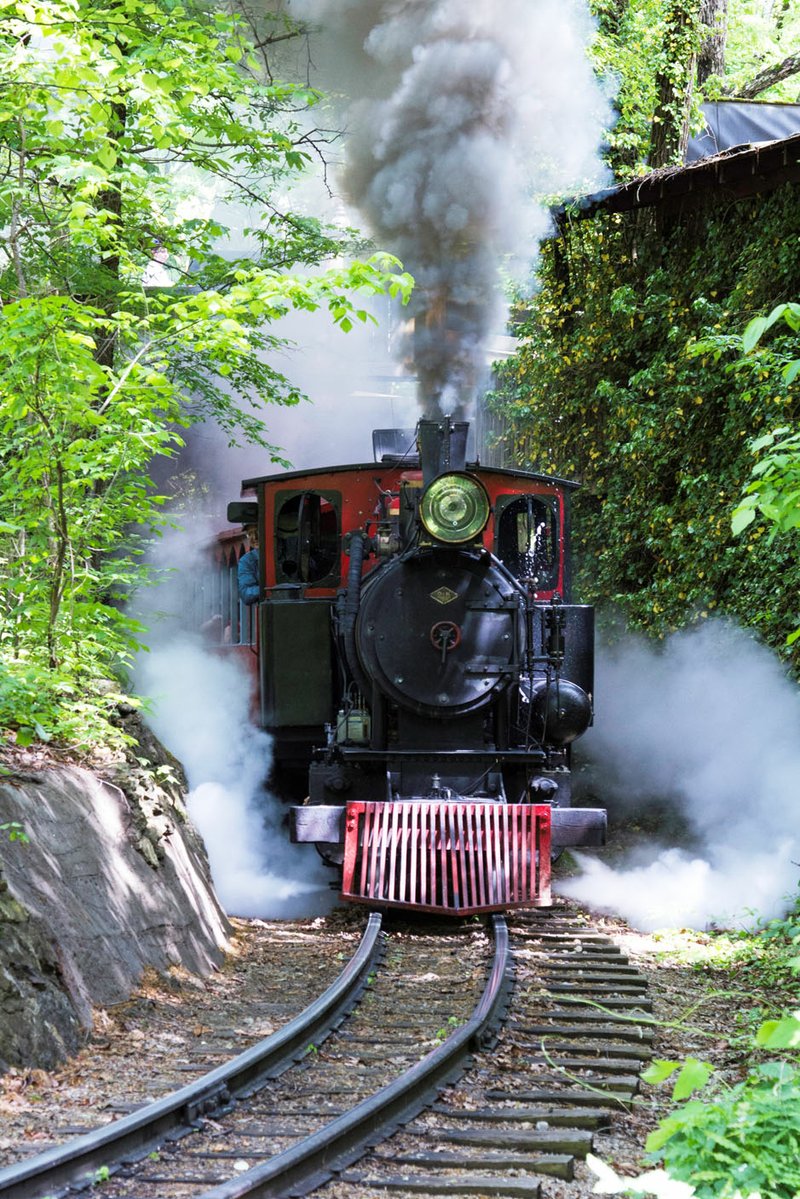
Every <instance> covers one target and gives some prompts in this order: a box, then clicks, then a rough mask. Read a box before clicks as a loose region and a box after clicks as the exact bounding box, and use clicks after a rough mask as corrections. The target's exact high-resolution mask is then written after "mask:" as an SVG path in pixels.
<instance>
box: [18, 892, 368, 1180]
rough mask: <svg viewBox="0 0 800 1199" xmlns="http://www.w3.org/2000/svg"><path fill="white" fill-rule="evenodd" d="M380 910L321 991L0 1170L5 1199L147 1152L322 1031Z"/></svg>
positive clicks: (356, 972)
mask: <svg viewBox="0 0 800 1199" xmlns="http://www.w3.org/2000/svg"><path fill="white" fill-rule="evenodd" d="M380 931H381V917H380V916H379V915H378V914H377V913H372V914H371V915H370V917H369V920H368V922H367V927H366V929H365V930H364V934H363V936H362V938H361V942H360V944H359V947H358V949H357V950H356V952H355V954H354V955H353V957H352V958H351V959H350V961H349V962H348V963H347V965H346V966H345V968H344V970H343V971H342V972H341V974H340V975H339V977H338V978H337V979H336V980H335V981H334V982H333V983H331V985H330V986H329V987H328V989H327V990H326V991H324V992H323V994H322V995H320V996H319V997H318V998H317V999H315V1000H314V1001H313V1002H312V1003H310V1004H309V1005H308V1007H306V1008H304V1009H303V1011H302V1012H301V1013H300V1014H299V1015H298V1016H296V1017H295V1018H294V1019H293V1020H291V1021H290V1022H289V1023H288V1024H286V1025H284V1027H283V1028H280V1029H278V1031H277V1032H275V1033H273V1034H272V1035H271V1036H269V1037H265V1038H264V1040H262V1041H259V1042H258V1043H257V1044H256V1045H252V1046H251V1047H250V1048H249V1049H246V1050H245V1051H244V1053H240V1054H239V1055H238V1056H237V1057H234V1058H231V1060H230V1061H228V1062H225V1063H224V1064H223V1065H221V1066H217V1067H216V1069H214V1070H211V1071H210V1072H209V1073H207V1074H204V1075H203V1076H202V1077H201V1078H198V1079H196V1080H195V1081H194V1082H191V1083H188V1084H187V1085H186V1086H184V1087H181V1088H180V1090H177V1091H173V1092H172V1093H171V1094H169V1095H167V1096H165V1097H164V1098H163V1099H158V1100H156V1101H155V1102H154V1103H149V1104H147V1106H146V1107H143V1108H140V1109H139V1110H138V1111H135V1112H131V1114H130V1115H128V1116H123V1117H122V1118H121V1119H120V1120H115V1121H114V1122H113V1123H112V1124H108V1125H106V1126H104V1127H103V1128H98V1129H95V1130H94V1131H92V1132H88V1133H85V1134H84V1135H82V1136H78V1137H75V1138H73V1139H72V1140H70V1141H67V1142H65V1143H64V1144H63V1145H57V1146H55V1147H54V1148H53V1149H48V1150H46V1151H45V1152H44V1153H39V1154H36V1155H35V1156H34V1157H29V1158H25V1159H24V1160H23V1161H21V1162H17V1163H15V1164H14V1165H12V1166H6V1167H5V1168H3V1169H2V1170H0V1196H2V1197H3V1199H39V1196H45V1195H47V1196H51V1195H53V1194H54V1191H56V1192H57V1191H58V1188H62V1187H64V1188H65V1187H67V1186H68V1185H69V1184H71V1183H73V1184H74V1183H78V1182H81V1183H85V1182H86V1181H87V1176H91V1175H92V1174H93V1172H97V1171H98V1170H100V1169H101V1168H103V1167H110V1166H112V1165H114V1164H117V1163H118V1162H119V1161H120V1159H123V1158H130V1157H131V1156H139V1155H141V1156H145V1155H146V1154H147V1153H148V1152H150V1151H152V1150H154V1149H155V1148H157V1147H158V1146H159V1145H160V1144H162V1143H163V1141H164V1139H165V1138H166V1137H168V1136H169V1134H175V1133H176V1132H178V1130H181V1129H183V1130H191V1129H192V1127H196V1126H197V1121H198V1120H199V1119H200V1118H201V1117H202V1116H203V1115H205V1114H211V1113H213V1112H218V1111H220V1110H221V1109H226V1108H228V1107H229V1106H230V1105H231V1104H232V1102H233V1101H234V1099H238V1098H241V1097H244V1096H246V1095H248V1094H251V1093H252V1092H253V1091H256V1090H258V1089H259V1087H260V1086H261V1085H263V1083H264V1082H266V1080H267V1079H268V1078H270V1077H275V1076H276V1075H278V1074H280V1073H281V1072H282V1071H283V1070H285V1069H287V1068H288V1066H289V1065H290V1064H291V1063H292V1061H294V1060H295V1059H296V1058H297V1057H298V1056H299V1055H300V1054H301V1053H302V1052H303V1051H304V1050H306V1049H307V1048H308V1045H309V1043H311V1042H314V1043H317V1042H319V1041H321V1040H323V1039H324V1038H325V1036H327V1035H328V1034H329V1033H330V1032H331V1031H332V1029H333V1028H335V1027H336V1025H337V1023H339V1022H340V1021H341V1019H342V1018H343V1017H344V1016H345V1015H346V1014H347V1012H348V1011H349V1010H350V1009H351V1008H352V1006H353V1004H354V1003H355V1002H356V1000H357V999H358V997H359V995H360V994H361V992H362V990H363V989H364V987H365V986H366V981H367V977H368V975H369V973H370V971H371V970H372V968H373V966H374V964H375V961H376V958H377V955H378V951H379V945H380V942H379V937H380Z"/></svg>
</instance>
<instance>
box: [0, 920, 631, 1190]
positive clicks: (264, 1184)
mask: <svg viewBox="0 0 800 1199" xmlns="http://www.w3.org/2000/svg"><path fill="white" fill-rule="evenodd" d="M489 932H490V933H491V934H492V938H491V940H492V943H491V944H490V939H489V937H488V936H487V935H486V931H485V930H484V928H483V927H482V926H480V925H477V924H475V925H471V926H465V927H462V928H460V929H459V930H458V931H453V930H452V926H450V928H449V929H448V931H447V932H444V931H443V929H442V928H441V927H440V928H438V929H434V930H431V931H424V932H423V931H419V930H417V931H415V932H412V933H410V934H409V933H405V934H404V935H403V936H394V935H393V934H391V933H389V935H388V936H386V935H384V934H381V931H380V918H379V917H377V916H372V917H370V920H369V923H368V927H367V929H366V931H365V934H364V938H363V940H362V943H361V945H360V947H359V950H358V952H357V954H356V955H355V957H354V958H353V959H352V960H351V962H350V963H348V965H347V967H346V969H345V970H344V971H343V974H342V976H340V978H339V979H338V980H337V982H336V983H335V984H333V986H332V987H330V988H329V989H328V991H327V992H326V993H325V996H323V997H321V998H320V999H319V1000H317V1001H316V1002H315V1003H314V1004H312V1005H311V1006H310V1008H309V1009H307V1010H306V1012H305V1013H303V1015H302V1016H301V1017H298V1018H297V1019H296V1020H294V1021H291V1022H290V1024H289V1025H288V1026H287V1027H286V1028H284V1029H282V1030H281V1031H280V1032H279V1033H277V1034H275V1035H273V1036H272V1037H269V1038H267V1039H266V1041H264V1042H261V1043H260V1044H259V1045H257V1046H254V1047H252V1048H251V1049H249V1050H247V1051H246V1052H245V1053H244V1054H241V1055H240V1056H239V1057H238V1058H235V1059H233V1060H232V1061H230V1062H228V1063H226V1064H225V1065H223V1066H219V1067H217V1068H216V1069H215V1070H213V1071H212V1072H211V1074H209V1075H206V1076H205V1077H204V1078H203V1079H202V1080H200V1082H199V1083H197V1084H192V1085H191V1086H190V1087H184V1088H182V1090H181V1091H180V1092H177V1093H175V1094H174V1095H172V1096H169V1097H167V1098H166V1099H164V1100H161V1101H159V1102H158V1103H156V1104H151V1105H149V1107H148V1108H146V1109H143V1110H142V1111H139V1112H134V1113H132V1114H131V1115H130V1116H127V1117H125V1118H124V1119H123V1120H119V1121H117V1122H116V1123H115V1124H112V1125H109V1126H107V1127H105V1128H103V1129H100V1130H98V1131H97V1132H95V1133H92V1134H89V1135H87V1136H84V1137H79V1138H77V1139H76V1140H75V1141H73V1142H70V1143H68V1144H66V1145H64V1146H61V1147H59V1148H57V1149H54V1150H51V1151H49V1152H48V1153H45V1154H42V1155H40V1156H39V1157H37V1158H31V1159H28V1160H27V1161H24V1162H21V1163H19V1164H18V1165H17V1166H12V1167H8V1168H6V1169H5V1170H1V1171H0V1197H2V1199H23V1197H24V1199H39V1197H44V1196H61V1195H68V1194H73V1193H76V1191H78V1190H80V1189H86V1188H89V1187H90V1188H91V1194H92V1196H103V1197H104V1199H105V1197H108V1199H116V1197H118V1196H119V1197H122V1196H125V1197H126V1199H173V1197H174V1199H190V1197H191V1199H200V1197H201V1196H202V1199H239V1197H240V1196H284V1195H287V1196H288V1195H304V1194H308V1193H310V1192H311V1191H312V1190H314V1189H315V1188H322V1189H321V1190H320V1192H319V1193H320V1195H323V1196H328V1197H329V1199H363V1197H364V1196H375V1195H378V1194H382V1193H387V1194H388V1193H394V1194H396V1195H398V1196H400V1195H408V1196H411V1195H414V1194H416V1195H419V1194H430V1195H434V1194H442V1195H453V1196H461V1195H476V1194H487V1195H489V1194H492V1195H496V1196H498V1199H499V1197H500V1196H503V1197H505V1199H511V1197H512V1196H514V1197H518V1196H540V1195H546V1182H545V1183H544V1190H542V1184H543V1180H545V1179H546V1178H547V1177H548V1176H550V1177H553V1176H555V1177H558V1178H560V1179H570V1178H571V1177H572V1174H573V1170H574V1163H575V1159H576V1158H578V1157H582V1156H585V1154H586V1152H587V1151H588V1150H589V1149H590V1148H591V1145H592V1136H593V1133H594V1132H595V1131H597V1130H598V1129H602V1128H604V1127H607V1125H608V1123H609V1120H610V1119H611V1115H612V1113H613V1110H614V1109H615V1108H617V1109H619V1108H620V1107H621V1106H624V1105H626V1104H628V1103H630V1102H631V1099H632V1097H633V1094H634V1092H635V1089H636V1083H637V1077H636V1076H637V1075H638V1072H639V1070H640V1069H641V1065H642V1062H643V1060H644V1059H645V1058H646V1057H647V1056H649V1045H650V1041H651V1037H652V1030H651V1029H650V1028H649V1027H648V1026H647V1023H646V1011H647V1008H648V1001H647V997H646V994H645V988H644V983H643V980H642V978H641V976H640V975H638V973H637V972H636V971H635V970H634V969H633V968H632V967H630V966H629V965H628V964H627V963H626V961H625V959H624V957H623V955H622V954H621V953H620V952H619V950H618V949H617V948H616V947H615V946H614V945H613V944H612V943H611V942H610V941H609V940H608V939H607V938H604V937H601V936H599V935H598V934H596V933H593V932H592V931H591V930H590V929H588V928H587V927H586V925H585V924H581V923H580V922H579V921H578V920H577V919H576V918H574V917H569V916H567V915H566V914H564V913H559V911H558V910H554V911H552V912H537V913H532V914H527V915H519V914H518V915H515V916H514V917H513V918H511V919H510V924H507V923H506V921H505V920H504V919H503V918H501V917H494V918H492V920H491V923H490V926H489ZM512 946H513V953H512ZM381 952H383V961H382V962H380V963H379V957H380V955H381ZM513 961H515V963H516V974H517V981H516V991H515V994H514V999H513V1005H512V1006H511V1008H510V1010H507V1009H508V1002H509V994H510V988H511V984H512V976H513V973H514V966H513ZM359 1001H360V1002H359ZM356 1005H358V1006H356ZM348 1013H349V1015H348ZM346 1015H347V1019H345V1016H346ZM501 1023H503V1028H502V1031H501V1032H500V1031H498V1030H499V1026H500V1024H501ZM334 1030H335V1035H331V1034H333V1033H334ZM291 1067H294V1068H291ZM468 1069H469V1071H470V1073H469V1076H468V1079H467V1081H466V1082H464V1081H459V1080H461V1079H462V1076H463V1075H464V1072H465V1071H466V1070H468ZM120 1134H121V1135H122V1138H123V1139H122V1140H121V1141H120V1140H119V1139H118V1138H119V1136H120ZM329 1180H330V1181H329ZM326 1184H327V1185H326Z"/></svg>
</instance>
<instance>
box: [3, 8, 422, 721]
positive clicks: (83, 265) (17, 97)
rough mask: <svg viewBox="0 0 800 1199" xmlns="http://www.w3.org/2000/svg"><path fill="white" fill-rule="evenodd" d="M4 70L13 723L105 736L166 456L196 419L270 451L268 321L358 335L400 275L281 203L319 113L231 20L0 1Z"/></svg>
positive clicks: (273, 381) (7, 601)
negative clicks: (302, 316) (374, 300)
mask: <svg viewBox="0 0 800 1199" xmlns="http://www.w3.org/2000/svg"><path fill="white" fill-rule="evenodd" d="M0 77H2V80H3V84H2V89H0V227H2V228H3V229H4V230H5V233H6V237H5V240H4V242H3V245H2V247H0V303H1V304H2V307H1V308H0V435H1V436H2V445H1V446H0V499H1V500H2V509H1V511H2V524H1V525H0V567H2V590H0V620H1V621H2V623H1V624H0V726H3V727H8V726H12V727H16V728H17V729H18V734H17V739H18V741H23V742H25V741H26V740H30V739H31V738H33V737H34V736H38V737H41V738H49V737H51V736H56V737H61V738H66V739H68V740H71V741H73V742H81V741H87V740H91V739H92V738H100V739H102V738H103V737H105V736H108V735H109V731H110V730H109V726H108V724H107V722H106V720H105V719H104V713H106V712H108V711H110V710H111V709H113V705H114V704H115V702H116V701H117V699H118V695H117V688H116V687H115V686H109V684H108V682H107V680H108V678H109V676H110V677H112V678H116V679H117V680H119V681H121V680H122V679H123V678H124V669H125V665H126V662H127V660H128V658H129V656H130V654H131V652H132V650H133V649H134V646H135V637H136V634H137V631H138V630H137V628H136V626H135V625H134V624H133V623H132V622H131V621H130V620H129V618H128V617H127V616H126V615H125V614H124V610H123V607H122V601H124V599H125V597H126V596H127V595H128V593H129V591H130V589H131V587H132V586H135V585H136V583H137V581H139V580H140V579H141V577H142V568H141V565H140V562H141V549H142V539H143V538H144V539H146V538H147V537H148V536H149V535H151V534H152V532H153V531H154V530H156V529H157V528H158V527H159V526H160V525H161V523H162V522H163V519H164V518H163V515H162V499H161V497H159V496H158V495H157V494H155V492H154V489H153V487H152V485H151V483H150V481H149V478H148V471H149V469H150V466H151V463H152V461H153V459H154V458H155V457H156V456H158V455H160V456H162V457H164V456H169V455H171V454H173V453H174V452H175V450H176V448H177V447H178V446H179V445H180V444H181V439H180V430H181V428H182V427H183V426H185V425H187V424H189V423H191V422H192V421H193V420H196V419H198V418H202V417H211V418H213V419H214V420H216V421H217V422H218V423H220V424H221V425H222V427H223V428H224V429H226V430H227V431H228V433H229V435H230V436H231V437H232V438H233V437H236V436H237V435H241V436H244V437H247V438H249V439H251V440H256V441H259V442H260V443H261V444H262V445H264V446H265V447H266V449H267V451H268V452H270V450H271V447H270V446H269V444H268V442H267V441H266V439H265V433H264V426H263V424H262V420H261V415H262V414H261V412H260V411H259V409H261V408H263V406H264V405H265V404H267V403H271V402H279V403H294V402H296V401H297V399H298V395H297V392H296V390H295V389H294V388H293V387H292V385H291V384H290V382H289V381H288V380H287V379H285V378H284V377H283V376H282V375H280V374H279V373H278V372H277V371H275V369H274V368H272V367H271V366H270V365H269V363H268V358H267V355H268V353H269V351H270V350H272V349H274V348H275V347H276V346H278V345H280V344H281V342H280V339H279V337H278V336H277V335H276V333H275V332H274V329H273V326H274V324H275V322H276V321H279V319H280V318H281V317H282V316H284V315H285V314H286V313H288V312H289V311H291V310H293V309H315V308H319V307H323V308H327V309H328V310H329V312H330V315H331V319H332V320H333V321H334V322H336V323H337V324H338V325H339V326H340V327H341V328H343V329H344V330H347V329H348V328H349V327H350V326H351V324H352V322H353V320H354V319H360V320H366V319H368V317H367V313H366V311H365V310H364V309H363V308H362V307H358V306H357V303H356V301H355V300H354V298H353V297H354V296H356V295H357V294H358V293H363V294H372V293H376V292H381V291H383V290H385V289H387V288H388V289H389V290H390V291H392V292H398V291H400V292H403V293H407V290H408V287H409V284H410V281H409V280H408V278H407V277H406V276H403V275H400V274H398V273H397V270H396V268H397V263H396V262H395V260H393V259H389V258H388V257H386V256H378V257H375V258H372V259H369V260H367V261H359V260H358V259H355V260H352V261H350V262H344V264H343V265H342V264H341V255H342V252H343V251H345V250H347V249H348V247H350V249H352V248H353V245H352V236H351V235H350V234H349V233H348V232H347V231H345V232H344V233H342V232H339V231H336V230H331V229H324V228H323V227H322V226H321V225H320V223H319V222H318V221H315V220H311V219H309V218H307V217H303V216H299V215H297V214H295V213H292V212H291V211H290V210H288V209H287V208H286V207H285V205H284V202H283V198H284V196H285V193H286V189H287V188H288V187H289V185H290V183H291V181H292V179H293V178H294V177H296V176H298V175H299V174H300V173H301V172H302V171H303V169H304V167H305V166H306V164H307V163H308V162H309V160H310V159H311V157H312V155H315V154H316V153H317V151H318V150H319V146H318V145H317V142H316V141H315V137H314V134H313V132H310V131H309V130H310V129H311V128H312V127H311V121H310V119H308V120H306V122H305V125H304V126H303V127H301V125H300V124H299V121H300V118H301V116H303V117H305V114H307V113H308V112H309V110H310V109H311V108H312V107H313V105H314V104H315V103H316V100H317V97H316V95H315V94H314V93H313V92H311V91H309V90H308V89H307V88H299V87H296V86H290V85H286V84H280V83H277V82H275V81H274V80H272V79H271V78H270V77H269V76H268V74H267V73H266V71H265V69H264V64H263V63H259V62H258V61H257V59H256V57H255V52H254V50H253V47H252V46H251V45H250V44H249V43H248V41H247V39H246V37H245V36H244V33H243V31H242V27H241V24H240V23H239V22H238V21H237V20H236V19H234V18H232V17H230V16H229V15H227V14H225V13H223V12H221V11H218V10H209V11H206V10H204V9H202V8H196V9H191V8H188V7H185V6H181V5H179V4H176V3H173V2H172V0H26V2H25V3H18V2H17V0H0ZM264 80H268V82H264ZM231 205H235V206H236V207H235V208H234V209H233V211H234V212H235V213H236V218H237V220H241V221H242V222H243V223H247V224H248V225H249V226H250V228H249V229H245V231H244V236H245V243H246V248H245V249H243V248H242V246H243V244H245V243H243V242H242V238H241V237H240V238H239V239H238V241H231V240H230V239H229V237H228V231H227V230H226V229H224V228H223V227H222V226H221V224H220V223H219V220H218V219H217V216H216V213H217V212H218V211H220V210H224V209H225V207H227V210H228V211H231V208H230V206H231ZM334 256H336V257H338V258H339V261H340V264H339V265H337V266H336V267H335V269H334V268H333V267H328V268H327V269H324V268H323V269H321V268H322V267H323V264H324V262H325V260H326V259H332V258H333V257H334ZM132 530H134V531H135V532H134V533H132Z"/></svg>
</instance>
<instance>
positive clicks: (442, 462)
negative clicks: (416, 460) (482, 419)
mask: <svg viewBox="0 0 800 1199" xmlns="http://www.w3.org/2000/svg"><path fill="white" fill-rule="evenodd" d="M468 433H469V422H468V421H452V420H451V419H450V417H449V416H445V417H443V418H442V419H441V420H421V421H420V422H419V424H418V425H417V441H418V444H419V457H420V465H421V467H422V485H423V487H427V486H428V484H429V483H432V482H433V480H434V479H436V478H438V476H439V475H442V474H445V472H447V471H451V470H465V469H466V465H467V434H468Z"/></svg>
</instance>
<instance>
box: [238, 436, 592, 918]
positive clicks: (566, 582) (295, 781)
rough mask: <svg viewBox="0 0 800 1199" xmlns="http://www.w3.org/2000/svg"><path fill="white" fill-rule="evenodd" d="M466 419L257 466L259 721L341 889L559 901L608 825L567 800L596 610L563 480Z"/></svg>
mask: <svg viewBox="0 0 800 1199" xmlns="http://www.w3.org/2000/svg"><path fill="white" fill-rule="evenodd" d="M467 436H468V425H467V424H466V422H460V421H453V420H451V419H450V418H448V417H445V418H443V419H441V420H423V421H420V422H419V425H418V426H417V429H416V430H415V431H411V432H404V431H398V430H384V431H378V432H377V433H376V434H374V435H373V442H374V447H375V458H376V461H375V462H374V463H370V464H362V465H354V466H337V467H330V468H319V469H315V470H309V471H303V472H289V473H281V474H275V475H269V476H265V477H262V478H254V479H248V480H245V481H244V483H243V485H242V494H243V496H244V499H243V500H242V501H239V502H237V503H233V504H231V505H229V508H228V518H229V520H230V521H232V522H239V523H245V522H257V523H258V526H259V540H260V545H261V551H260V559H259V569H260V598H259V600H258V603H257V607H256V608H255V609H254V611H255V612H256V617H255V641H256V648H257V663H258V678H259V692H260V721H261V724H262V725H263V727H264V728H265V729H266V730H268V731H269V732H270V733H271V735H272V738H273V745H274V751H273V752H274V767H273V776H274V777H273V782H272V785H273V787H274V788H275V789H276V790H278V791H279V792H280V793H281V794H282V795H283V796H284V797H286V798H288V799H289V800H290V801H292V803H291V807H290V812H289V816H290V827H291V835H292V838H293V840H295V841H298V842H313V843H315V844H316V845H317V848H318V849H319V851H320V853H321V854H322V856H323V857H324V858H325V859H326V860H327V861H329V862H330V863H332V864H334V865H335V866H336V867H337V868H338V869H339V870H340V871H341V893H342V895H343V897H344V898H345V899H349V900H354V901H357V902H362V903H366V904H369V905H372V906H379V907H381V906H393V907H406V908H413V909H422V910H431V911H438V912H451V913H458V914H465V913H471V912H482V911H492V910H500V909H504V908H508V907H514V906H538V905H544V904H547V903H548V902H549V900H550V860H551V855H552V854H553V852H554V851H557V850H558V849H559V848H560V847H563V846H568V845H569V846H571V845H586V844H600V843H602V842H603V840H604V838H605V813H604V812H603V811H602V810H601V809H586V808H575V807H572V806H571V773H570V756H571V746H572V743H573V742H574V740H575V739H576V738H577V737H579V736H580V735H581V734H582V733H583V732H584V731H585V730H586V728H587V727H588V726H589V725H590V723H591V721H592V714H593V707H592V705H593V690H594V684H593V650H594V623H593V610H592V609H591V608H590V607H587V606H584V605H579V604H573V603H571V602H570V552H569V540H570V527H569V519H570V505H569V501H570V494H571V491H572V489H573V488H574V486H575V485H574V484H573V483H570V482H568V481H566V480H563V479H558V478H553V477H549V476H544V475H540V474H535V473H530V472H522V471H516V470H505V469H493V468H485V467H482V466H480V464H479V463H477V462H472V463H468V462H467Z"/></svg>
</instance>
